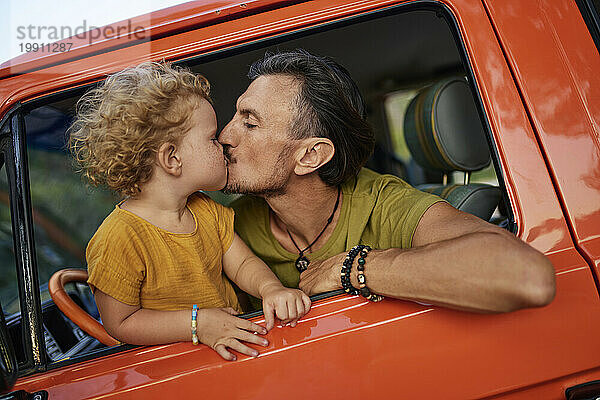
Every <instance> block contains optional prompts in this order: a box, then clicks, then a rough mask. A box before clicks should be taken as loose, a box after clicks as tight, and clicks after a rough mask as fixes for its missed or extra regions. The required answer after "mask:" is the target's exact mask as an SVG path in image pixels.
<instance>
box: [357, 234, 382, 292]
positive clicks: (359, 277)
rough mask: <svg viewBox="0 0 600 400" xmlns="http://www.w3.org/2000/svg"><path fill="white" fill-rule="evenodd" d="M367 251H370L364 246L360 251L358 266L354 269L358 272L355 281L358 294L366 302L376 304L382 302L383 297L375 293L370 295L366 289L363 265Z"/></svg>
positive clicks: (369, 248)
mask: <svg viewBox="0 0 600 400" xmlns="http://www.w3.org/2000/svg"><path fill="white" fill-rule="evenodd" d="M369 251H371V247H369V246H365V247H364V248H362V249H361V250H360V253H359V257H358V266H357V267H356V269H357V271H358V272H357V274H356V279H357V280H358V284H359V288H360V289H359V290H360V294H361V295H362V296H363V297H365V298H366V299H367V300H370V301H372V302H375V303H376V302H378V301H381V300H383V296H380V295H378V294H375V293H371V291H370V290H369V288H368V287H367V277H366V276H365V264H366V261H365V258H367V255H368V254H369Z"/></svg>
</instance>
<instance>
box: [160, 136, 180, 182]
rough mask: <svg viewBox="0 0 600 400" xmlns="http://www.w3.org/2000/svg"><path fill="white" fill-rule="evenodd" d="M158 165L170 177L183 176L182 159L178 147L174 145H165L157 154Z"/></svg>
mask: <svg viewBox="0 0 600 400" xmlns="http://www.w3.org/2000/svg"><path fill="white" fill-rule="evenodd" d="M156 163H157V164H158V166H159V167H160V168H161V169H162V170H163V171H165V172H166V173H167V174H169V175H174V176H179V175H181V158H180V157H179V154H178V152H177V146H176V145H174V144H173V143H169V142H166V143H163V144H161V145H160V147H159V148H158V152H157V153H156Z"/></svg>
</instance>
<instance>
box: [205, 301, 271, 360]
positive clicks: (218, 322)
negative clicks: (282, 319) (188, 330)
mask: <svg viewBox="0 0 600 400" xmlns="http://www.w3.org/2000/svg"><path fill="white" fill-rule="evenodd" d="M236 314H237V312H236V311H235V310H234V309H233V308H230V307H229V308H203V309H200V310H198V339H199V340H200V342H202V343H204V344H206V345H208V346H210V347H212V348H213V349H214V350H215V351H216V352H217V353H219V355H220V356H221V357H223V358H224V359H225V360H229V361H235V360H236V358H237V357H236V356H235V354H232V353H230V352H229V351H228V350H227V349H228V348H229V349H232V350H235V351H237V352H240V353H242V354H246V355H248V356H251V357H256V356H258V351H256V350H254V349H252V348H250V347H248V346H246V345H244V344H242V343H240V341H241V340H242V341H245V342H248V343H254V344H257V345H260V346H265V347H266V346H268V345H269V342H268V341H267V339H265V338H262V337H260V336H258V335H255V334H254V332H256V333H259V334H262V335H264V334H266V333H267V330H266V329H265V328H263V327H262V326H260V325H257V324H255V323H252V322H250V321H247V320H245V319H241V318H237V317H235V315H236Z"/></svg>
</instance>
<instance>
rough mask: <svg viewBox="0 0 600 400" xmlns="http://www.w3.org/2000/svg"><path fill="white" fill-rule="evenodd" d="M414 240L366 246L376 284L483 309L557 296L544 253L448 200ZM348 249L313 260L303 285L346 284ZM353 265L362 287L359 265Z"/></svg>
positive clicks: (427, 217) (379, 289)
mask: <svg viewBox="0 0 600 400" xmlns="http://www.w3.org/2000/svg"><path fill="white" fill-rule="evenodd" d="M412 246H413V247H412V248H411V249H397V248H394V249H388V250H373V251H371V252H370V253H369V255H368V257H367V259H366V261H367V262H366V265H365V275H366V278H367V286H368V287H369V289H370V290H371V291H372V292H374V293H377V294H382V295H384V296H388V297H394V298H398V299H404V300H413V301H419V302H425V303H430V304H433V305H440V306H444V307H449V308H453V309H459V310H468V311H478V312H507V311H513V310H517V309H520V308H526V307H540V306H544V305H546V304H548V303H550V302H551V301H552V299H553V298H554V293H555V281H554V268H553V267H552V265H551V263H550V261H549V260H548V259H547V258H546V257H545V256H544V255H543V254H542V253H540V252H538V251H537V250H535V249H534V248H532V247H531V246H529V245H527V244H526V243H524V242H522V241H521V240H519V239H518V238H517V237H515V236H514V235H512V234H511V233H510V232H507V231H505V230H503V229H501V228H499V227H497V226H494V225H492V224H489V223H487V222H485V221H483V220H481V219H479V218H477V217H474V216H472V215H470V214H467V213H464V212H461V211H458V210H456V209H455V208H453V207H452V206H450V205H448V204H446V203H436V204H434V205H433V206H431V207H430V208H429V209H428V210H427V211H426V212H425V214H424V215H423V217H422V218H421V220H420V221H419V223H418V225H417V228H416V231H415V234H414V236H413V241H412ZM344 257H345V254H340V255H338V256H335V257H332V258H330V259H328V260H325V261H323V262H320V263H317V262H313V264H311V268H310V269H309V270H307V271H305V272H304V273H303V274H302V275H301V277H300V288H301V289H302V290H304V291H305V292H307V293H308V294H315V293H320V292H323V291H327V290H333V289H338V288H341V284H340V275H339V274H340V268H341V263H342V261H343V259H344ZM352 271H353V272H352V284H353V286H355V287H358V282H357V281H356V266H354V268H353V270H352Z"/></svg>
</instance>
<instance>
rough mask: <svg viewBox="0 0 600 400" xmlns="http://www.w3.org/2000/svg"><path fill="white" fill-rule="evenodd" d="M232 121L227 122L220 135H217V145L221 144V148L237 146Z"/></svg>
mask: <svg viewBox="0 0 600 400" xmlns="http://www.w3.org/2000/svg"><path fill="white" fill-rule="evenodd" d="M234 119H235V118H234ZM234 119H232V120H231V121H229V123H228V124H227V125H225V128H223V130H222V131H221V133H219V138H218V140H219V143H221V145H223V146H231V147H235V146H237V142H236V139H235V137H236V135H235V129H234Z"/></svg>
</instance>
